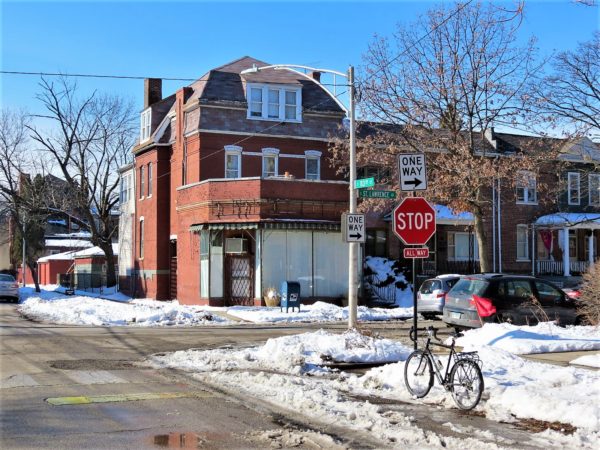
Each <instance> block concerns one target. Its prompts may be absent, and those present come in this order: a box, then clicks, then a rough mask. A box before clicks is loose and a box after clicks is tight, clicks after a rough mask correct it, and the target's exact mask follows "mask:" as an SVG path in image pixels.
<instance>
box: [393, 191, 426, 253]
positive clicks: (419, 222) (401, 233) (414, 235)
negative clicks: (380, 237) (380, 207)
mask: <svg viewBox="0 0 600 450" xmlns="http://www.w3.org/2000/svg"><path fill="white" fill-rule="evenodd" d="M393 223H394V233H396V236H398V237H399V238H400V239H401V240H402V242H404V243H405V244H406V245H425V244H426V243H427V241H428V240H429V239H430V238H431V236H433V235H434V234H435V225H436V224H435V209H434V208H433V206H431V205H430V204H429V202H427V200H425V199H424V198H421V197H407V198H405V199H403V200H402V201H401V202H400V204H399V205H398V206H396V208H395V209H394V214H393Z"/></svg>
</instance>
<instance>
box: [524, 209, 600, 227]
mask: <svg viewBox="0 0 600 450" xmlns="http://www.w3.org/2000/svg"><path fill="white" fill-rule="evenodd" d="M535 225H536V226H537V227H549V228H563V227H567V228H585V229H591V228H594V229H600V214H585V213H555V214H548V215H546V216H542V217H539V218H538V219H537V220H536V221H535Z"/></svg>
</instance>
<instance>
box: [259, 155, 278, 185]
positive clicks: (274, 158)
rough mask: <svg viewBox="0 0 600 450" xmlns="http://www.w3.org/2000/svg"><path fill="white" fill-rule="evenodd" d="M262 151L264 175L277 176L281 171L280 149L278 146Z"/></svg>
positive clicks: (264, 176)
mask: <svg viewBox="0 0 600 450" xmlns="http://www.w3.org/2000/svg"><path fill="white" fill-rule="evenodd" d="M262 153H263V156H262V177H263V178H266V177H274V176H277V174H278V173H279V172H278V171H279V150H278V149H276V148H263V150H262Z"/></svg>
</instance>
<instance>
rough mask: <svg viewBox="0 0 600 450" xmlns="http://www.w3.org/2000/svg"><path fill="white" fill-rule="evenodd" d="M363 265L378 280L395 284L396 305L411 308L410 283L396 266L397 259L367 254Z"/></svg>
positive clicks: (411, 293)
mask: <svg viewBox="0 0 600 450" xmlns="http://www.w3.org/2000/svg"><path fill="white" fill-rule="evenodd" d="M365 265H366V266H367V267H368V268H369V269H370V270H371V271H372V272H373V273H374V274H375V275H376V276H377V278H378V279H379V280H381V281H389V284H394V286H396V290H395V294H396V302H395V305H396V306H399V307H401V308H412V306H413V292H412V284H411V283H409V282H408V280H407V279H406V277H405V276H404V273H403V272H402V270H400V269H399V268H398V267H397V265H398V263H397V261H395V260H393V259H387V258H380V257H372V256H367V257H366V259H365Z"/></svg>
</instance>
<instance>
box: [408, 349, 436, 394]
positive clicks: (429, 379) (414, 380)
mask: <svg viewBox="0 0 600 450" xmlns="http://www.w3.org/2000/svg"><path fill="white" fill-rule="evenodd" d="M404 383H405V384H406V389H408V392H410V393H411V395H414V396H415V397H417V398H423V397H425V396H426V395H427V394H428V393H429V390H430V389H431V386H433V369H432V367H431V361H430V360H429V358H428V357H427V355H426V354H425V353H424V352H423V351H422V350H415V351H414V352H412V353H411V354H410V355H409V357H408V359H407V360H406V363H404Z"/></svg>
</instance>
